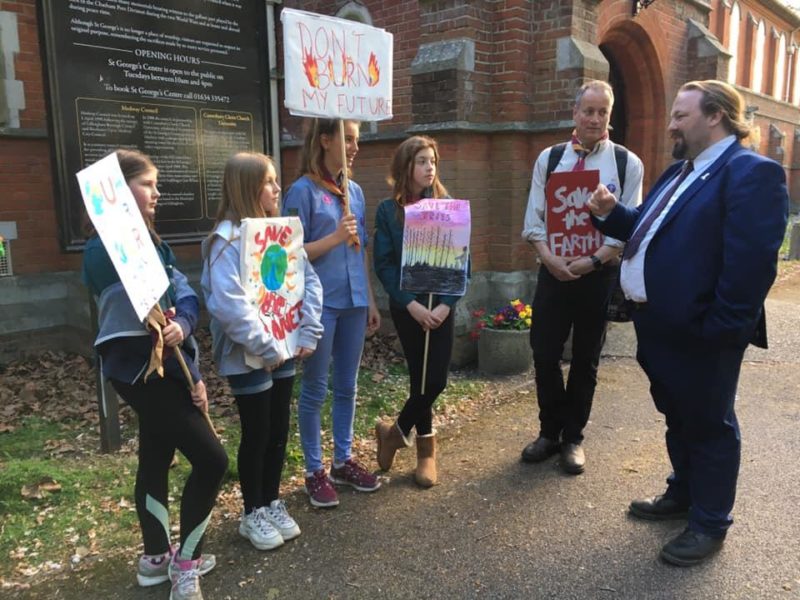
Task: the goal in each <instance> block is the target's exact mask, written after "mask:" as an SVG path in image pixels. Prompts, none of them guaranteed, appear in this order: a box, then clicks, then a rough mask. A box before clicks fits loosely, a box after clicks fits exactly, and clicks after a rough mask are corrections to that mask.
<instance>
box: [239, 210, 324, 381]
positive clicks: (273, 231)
mask: <svg viewBox="0 0 800 600" xmlns="http://www.w3.org/2000/svg"><path fill="white" fill-rule="evenodd" d="M240 231H241V252H240V267H239V274H240V277H241V280H242V286H243V287H244V289H245V293H246V294H247V297H248V300H249V301H250V302H251V303H253V305H254V306H255V307H256V308H257V311H256V312H257V313H258V318H259V321H261V324H262V326H263V327H264V331H266V332H267V333H268V334H269V335H270V336H271V337H273V338H275V341H276V343H277V344H278V346H279V348H280V351H281V356H282V358H283V359H284V360H288V359H290V358H291V357H293V356H294V352H295V349H296V348H297V340H298V337H299V335H300V311H301V309H302V307H303V298H304V296H305V270H306V262H307V260H308V258H307V256H306V253H305V250H303V225H302V223H301V222H300V219H299V218H298V217H284V218H270V219H243V220H242V226H241V230H240ZM246 360H247V364H248V365H250V366H251V367H253V368H261V367H264V366H270V365H265V364H264V363H263V361H262V360H261V358H260V357H257V356H252V355H248V356H247V357H246Z"/></svg>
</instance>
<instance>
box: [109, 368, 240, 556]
mask: <svg viewBox="0 0 800 600" xmlns="http://www.w3.org/2000/svg"><path fill="white" fill-rule="evenodd" d="M111 384H112V385H113V386H114V389H115V390H116V391H117V393H118V394H119V395H120V396H121V397H122V399H123V400H125V402H127V403H128V404H129V405H130V406H131V408H133V410H134V411H135V412H136V415H137V416H138V417H139V466H138V469H137V471H136V487H135V490H134V496H135V498H136V514H137V515H138V517H139V524H140V526H141V528H142V537H143V538H144V553H145V554H152V555H155V554H163V553H165V552H167V551H168V550H169V533H168V532H169V524H168V523H165V522H162V521H161V519H160V517H159V515H160V516H161V518H165V517H166V515H165V514H163V513H162V512H161V510H160V508H161V507H163V508H164V509H165V510H168V509H169V500H168V479H169V466H170V463H171V462H172V457H173V455H174V454H175V450H176V449H178V450H180V451H181V454H183V455H184V456H185V457H186V459H187V460H188V461H189V464H191V465H192V472H191V474H190V475H189V478H188V479H187V480H186V485H185V486H184V488H183V493H182V494H181V512H180V521H181V534H180V542H181V548H183V545H184V543H185V542H186V538H187V537H188V536H189V535H191V534H192V533H195V535H196V534H197V533H199V532H201V530H202V531H205V525H206V523H205V521H206V518H207V517H208V515H209V514H210V513H211V509H212V508H214V503H215V502H216V499H217V493H218V492H219V487H220V484H221V483H222V478H223V476H224V475H225V471H226V470H227V468H228V455H227V454H226V453H225V448H223V446H222V444H221V443H220V441H219V440H218V439H217V437H216V435H214V432H213V431H211V428H210V427H209V426H208V423H207V422H206V420H205V418H204V417H203V415H202V413H201V412H200V411H199V410H197V408H196V407H195V406H194V404H192V398H191V396H190V395H189V390H188V388H187V387H186V384H185V383H184V382H181V381H176V380H174V379H169V378H164V379H158V378H155V379H151V380H149V381H148V382H147V383H141V382H139V383H136V384H134V385H130V384H127V383H123V382H121V381H116V380H113V379H112V380H111ZM148 497H149V498H152V500H155V501H156V502H158V504H160V505H161V507H159V506H157V505H154V503H153V502H152V500H151V501H150V502H148ZM165 528H166V529H165ZM198 528H200V529H198ZM193 539H194V537H193ZM202 540H203V538H202V537H201V539H200V541H199V542H198V543H197V545H196V546H195V547H194V549H193V552H192V558H198V557H199V556H200V554H201V551H202V546H203V541H202Z"/></svg>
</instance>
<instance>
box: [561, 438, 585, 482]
mask: <svg viewBox="0 0 800 600" xmlns="http://www.w3.org/2000/svg"><path fill="white" fill-rule="evenodd" d="M585 466H586V455H585V454H584V453H583V448H581V445H580V444H561V468H562V469H563V470H564V471H565V472H566V473H569V474H570V475H580V474H581V473H583V469H584V467H585Z"/></svg>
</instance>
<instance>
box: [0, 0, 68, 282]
mask: <svg viewBox="0 0 800 600" xmlns="http://www.w3.org/2000/svg"><path fill="white" fill-rule="evenodd" d="M0 11H10V12H14V13H16V14H17V26H18V27H17V28H18V35H19V46H20V49H19V54H17V55H16V56H15V58H14V69H15V74H14V77H15V78H16V79H17V80H18V81H21V82H22V85H23V86H24V90H25V109H24V110H22V111H20V115H19V117H20V127H21V129H23V130H25V131H26V132H30V131H33V132H34V135H35V137H32V138H31V137H26V138H13V137H5V136H3V137H0V190H1V191H0V221H15V222H16V224H17V236H18V239H16V240H13V241H11V261H12V265H13V269H14V274H25V273H38V272H44V271H61V270H65V269H75V268H77V266H78V265H79V264H80V256H78V255H67V254H64V253H62V251H61V246H60V244H59V240H58V220H57V217H56V210H55V206H56V203H55V200H54V198H53V195H54V192H53V184H52V168H51V164H50V144H49V142H48V140H47V139H46V138H44V137H41V136H40V135H38V134H39V133H42V132H44V131H45V130H46V129H47V115H46V110H45V99H44V87H43V86H44V82H43V77H44V72H43V70H42V62H41V57H40V55H39V30H38V23H37V19H36V4H35V2H34V0H18V1H17V2H4V1H0Z"/></svg>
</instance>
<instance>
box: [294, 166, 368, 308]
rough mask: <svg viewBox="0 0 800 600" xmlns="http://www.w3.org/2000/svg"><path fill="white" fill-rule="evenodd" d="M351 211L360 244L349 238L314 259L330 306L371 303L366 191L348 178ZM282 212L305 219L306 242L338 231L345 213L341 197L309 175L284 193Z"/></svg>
mask: <svg viewBox="0 0 800 600" xmlns="http://www.w3.org/2000/svg"><path fill="white" fill-rule="evenodd" d="M349 191H350V194H349V195H350V212H352V213H353V214H354V215H355V216H356V219H357V221H358V238H359V239H360V240H361V247H360V248H356V247H355V246H350V245H348V244H347V243H346V242H343V243H341V244H338V245H337V246H334V247H333V248H331V249H330V250H329V251H328V252H326V253H325V254H323V255H321V256H318V257H317V258H316V259H314V260H313V261H311V264H312V265H313V266H314V270H315V271H316V272H317V276H318V277H319V279H320V281H321V282H322V293H323V298H322V303H323V305H324V306H326V307H328V308H337V309H344V308H355V307H363V306H369V296H368V291H367V289H368V288H367V276H366V269H365V266H364V249H365V248H366V246H367V242H368V237H367V228H366V219H365V214H366V206H365V202H364V192H362V191H361V187H360V186H359V185H358V184H357V183H356V182H355V181H352V180H350V181H349ZM283 216H285V217H286V216H297V217H300V221H301V222H302V223H303V232H304V236H303V242H304V243H306V244H307V243H309V242H315V241H317V240H319V239H321V238H323V237H325V236H326V235H329V234H331V233H333V232H335V231H336V229H337V228H338V227H339V221H341V220H342V217H343V216H344V213H343V209H342V202H341V200H340V199H339V198H338V197H337V196H335V195H333V194H332V193H331V192H329V191H328V190H326V189H324V188H322V187H320V186H318V185H317V184H315V183H314V182H313V181H311V180H310V179H309V178H308V177H306V176H303V177H301V178H300V179H298V180H297V181H295V182H294V183H293V184H292V186H291V187H290V188H289V190H288V191H287V192H286V194H284V197H283Z"/></svg>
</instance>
